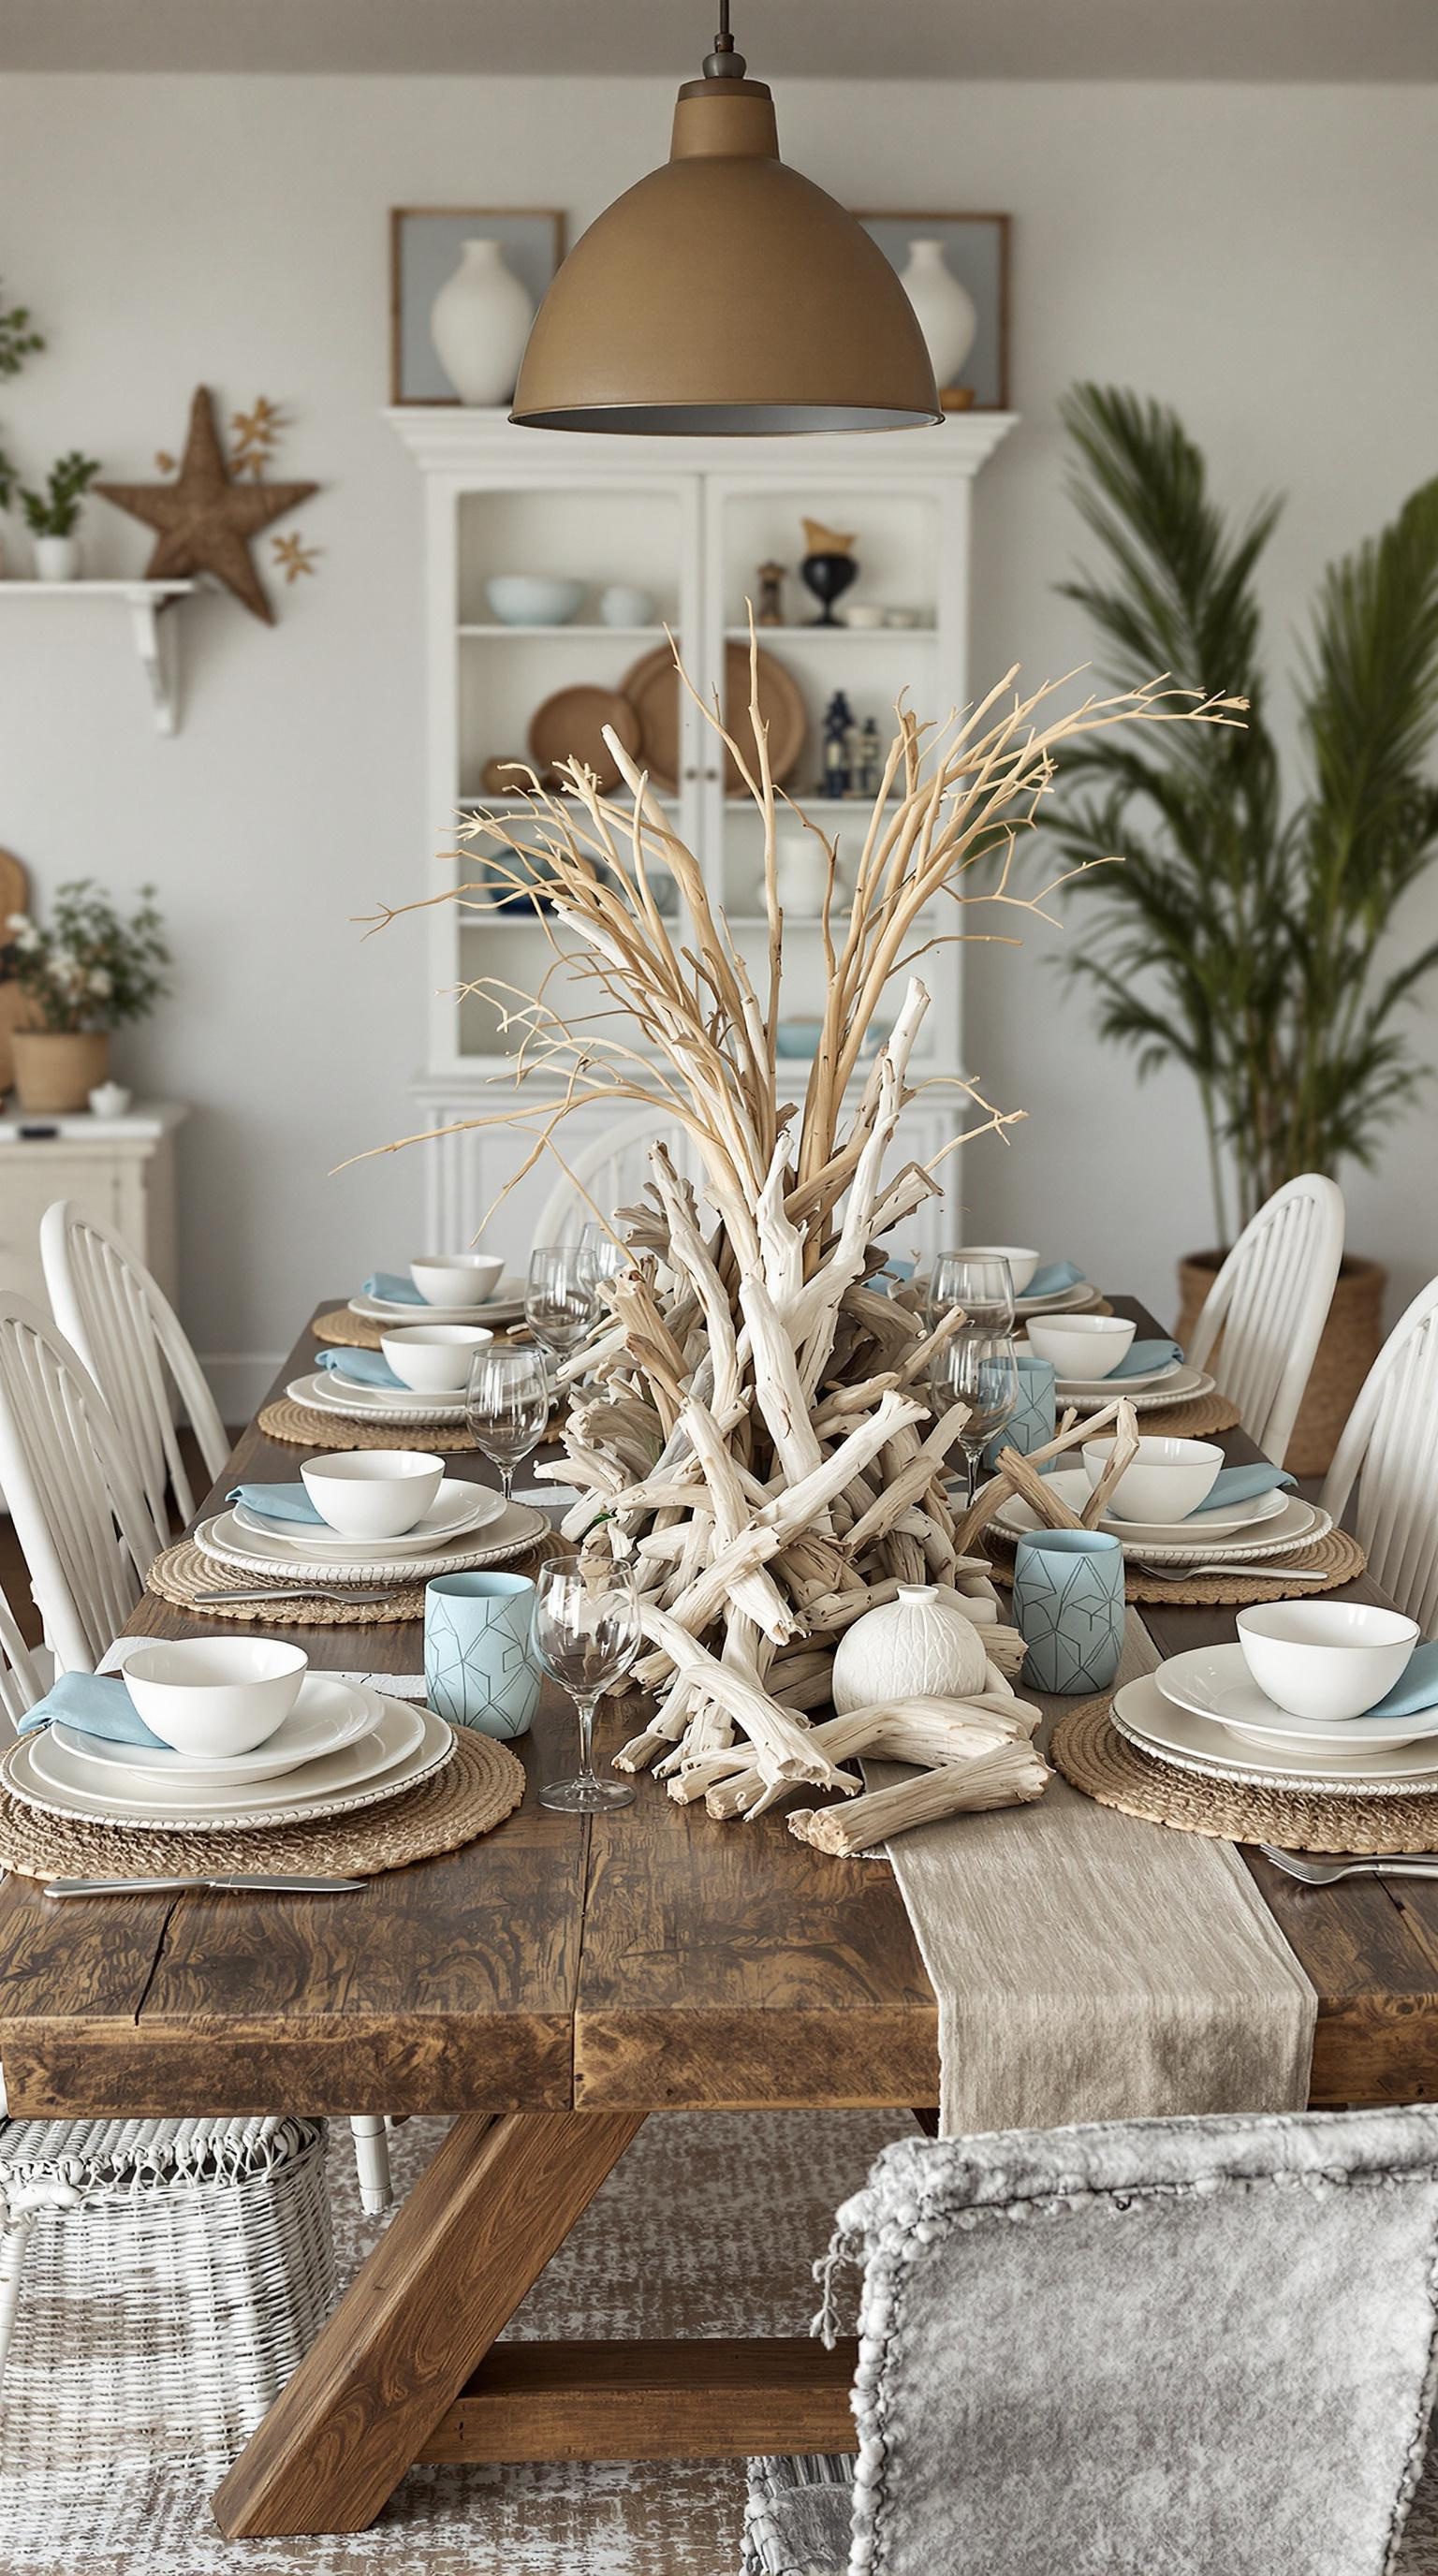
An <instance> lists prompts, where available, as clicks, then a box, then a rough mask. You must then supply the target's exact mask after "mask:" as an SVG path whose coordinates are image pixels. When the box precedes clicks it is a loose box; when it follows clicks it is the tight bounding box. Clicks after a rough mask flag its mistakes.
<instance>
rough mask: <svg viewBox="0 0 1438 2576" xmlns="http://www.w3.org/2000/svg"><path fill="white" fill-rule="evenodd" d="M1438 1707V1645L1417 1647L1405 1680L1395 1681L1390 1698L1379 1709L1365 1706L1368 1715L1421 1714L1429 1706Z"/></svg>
mask: <svg viewBox="0 0 1438 2576" xmlns="http://www.w3.org/2000/svg"><path fill="white" fill-rule="evenodd" d="M1430 1708H1438V1646H1415V1647H1414V1649H1413V1654H1412V1657H1411V1660H1410V1662H1409V1665H1408V1669H1407V1671H1406V1672H1405V1674H1404V1676H1403V1679H1402V1680H1401V1682H1395V1683H1394V1685H1393V1688H1392V1689H1391V1691H1390V1692H1389V1694H1388V1697H1387V1698H1386V1699H1381V1700H1380V1701H1379V1702H1378V1705H1377V1707H1376V1708H1365V1710H1364V1712H1363V1714H1364V1716H1365V1717H1421V1716H1422V1714H1423V1712H1424V1710H1425V1709H1430Z"/></svg>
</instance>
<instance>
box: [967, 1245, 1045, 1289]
mask: <svg viewBox="0 0 1438 2576" xmlns="http://www.w3.org/2000/svg"><path fill="white" fill-rule="evenodd" d="M952 1258H953V1259H954V1260H955V1261H1006V1262H1007V1263H1008V1265H1009V1276H1010V1278H1011V1279H1012V1281H1013V1283H1014V1295H1015V1296H1016V1297H1022V1295H1023V1293H1024V1290H1025V1289H1026V1288H1027V1286H1028V1284H1029V1281H1030V1280H1031V1279H1032V1277H1033V1275H1034V1272H1035V1271H1036V1270H1037V1268H1038V1266H1039V1256H1038V1254H1037V1253H1036V1252H1035V1251H1034V1249H1033V1247H1032V1246H1031V1245H1030V1244H1027V1243H961V1244H960V1245H959V1247H958V1250H957V1251H956V1252H955V1253H954V1254H953V1255H952Z"/></svg>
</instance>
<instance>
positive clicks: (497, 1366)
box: [465, 1342, 549, 1502]
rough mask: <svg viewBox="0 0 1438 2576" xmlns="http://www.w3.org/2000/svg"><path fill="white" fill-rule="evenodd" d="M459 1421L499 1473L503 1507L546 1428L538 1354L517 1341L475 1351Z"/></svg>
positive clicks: (545, 1401) (540, 1354)
mask: <svg viewBox="0 0 1438 2576" xmlns="http://www.w3.org/2000/svg"><path fill="white" fill-rule="evenodd" d="M465 1420H466V1422H467V1423H468V1425H469V1430H470V1437H471V1438H472V1440H473V1441H474V1445H475V1447H476V1449H478V1450H480V1451H481V1452H482V1453H483V1455H484V1456H485V1457H486V1458H488V1460H489V1461H490V1464H491V1465H492V1466H495V1467H497V1468H498V1469H499V1485H500V1491H501V1493H502V1494H503V1496H504V1499H505V1501H506V1502H509V1501H510V1499H511V1494H512V1489H513V1485H514V1471H515V1468H516V1467H517V1466H518V1465H519V1463H520V1461H521V1459H524V1458H527V1457H528V1456H529V1454H530V1452H531V1450H534V1449H537V1448H538V1447H539V1444H540V1442H541V1440H542V1439H543V1438H544V1435H545V1432H546V1431H547V1429H548V1427H549V1381H548V1378H547V1376H546V1374H545V1367H544V1354H543V1352H542V1351H537V1350H534V1349H532V1348H526V1346H525V1345H524V1344H523V1343H521V1342H489V1343H487V1344H486V1345H485V1347H484V1349H483V1350H479V1351H476V1352H475V1355H474V1357H473V1359H472V1360H471V1361H470V1364H469V1387H468V1391H467V1393H466V1396H465Z"/></svg>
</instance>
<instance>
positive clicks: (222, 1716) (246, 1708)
mask: <svg viewBox="0 0 1438 2576" xmlns="http://www.w3.org/2000/svg"><path fill="white" fill-rule="evenodd" d="M309 1660H310V1659H309V1657H308V1655H307V1654H306V1653H305V1652H304V1649H303V1647H301V1646H285V1645H282V1644H281V1643H280V1641H279V1639H278V1638H276V1637H185V1638H175V1639H171V1640H168V1641H166V1642H165V1643H163V1644H161V1643H160V1642H158V1641H157V1642H156V1643H155V1644H153V1645H146V1646H140V1647H138V1648H137V1649H136V1651H135V1652H134V1653H133V1654H131V1655H128V1656H127V1657H126V1659H125V1685H126V1688H127V1689H128V1691H129V1694H130V1697H131V1699H132V1700H133V1701H134V1703H135V1706H136V1708H137V1709H138V1711H139V1713H140V1715H141V1717H142V1718H143V1719H144V1721H145V1724H146V1725H147V1726H148V1728H149V1729H150V1732H151V1734H152V1735H158V1737H159V1738H160V1741H161V1743H162V1744H169V1745H172V1746H173V1748H174V1750H175V1751H176V1752H177V1753H197V1754H203V1755H204V1756H205V1757H206V1758H207V1759H208V1760H210V1761H221V1760H225V1759H228V1758H229V1757H230V1756H232V1755H234V1754H236V1753H250V1752H253V1750H254V1748H255V1746H256V1745H257V1744H264V1743H265V1742H266V1741H267V1740H268V1738H269V1737H270V1736H272V1735H274V1734H275V1733H276V1732H277V1730H278V1729H279V1728H280V1727H282V1726H283V1724H284V1722H285V1719H286V1718H287V1717H288V1716H289V1713H290V1711H291V1709H292V1708H293V1707H294V1704H295V1701H296V1700H297V1699H298V1698H299V1695H300V1684H301V1683H302V1681H303V1680H304V1677H305V1674H306V1672H307V1671H308V1669H309Z"/></svg>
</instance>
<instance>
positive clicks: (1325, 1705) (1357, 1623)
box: [1237, 1601, 1418, 1719]
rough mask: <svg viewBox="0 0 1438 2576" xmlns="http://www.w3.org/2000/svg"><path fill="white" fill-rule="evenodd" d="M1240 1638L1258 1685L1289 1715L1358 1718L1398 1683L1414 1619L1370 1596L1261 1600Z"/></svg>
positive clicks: (1244, 1615) (1246, 1617)
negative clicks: (1354, 1598) (1407, 1617)
mask: <svg viewBox="0 0 1438 2576" xmlns="http://www.w3.org/2000/svg"><path fill="white" fill-rule="evenodd" d="M1237 1626H1238V1642H1239V1644H1240V1646H1241V1647H1242V1648H1243V1660H1244V1662H1245V1663H1246V1664H1247V1666H1248V1669H1249V1671H1250V1672H1251V1673H1252V1675H1253V1678H1254V1680H1255V1681H1256V1682H1257V1684H1258V1687H1259V1689H1260V1690H1261V1691H1263V1692H1264V1693H1265V1694H1266V1696H1267V1697H1268V1698H1269V1699H1271V1700H1275V1701H1276V1702H1277V1704H1278V1706H1279V1707H1280V1708H1285V1709H1287V1711H1288V1713H1289V1715H1290V1717H1311V1718H1327V1719H1339V1718H1349V1717H1362V1715H1363V1713H1364V1711H1365V1709H1370V1708H1373V1707H1375V1706H1376V1705H1377V1703H1378V1701H1379V1700H1381V1699H1386V1697H1387V1695H1388V1693H1389V1691H1391V1690H1393V1689H1394V1688H1395V1687H1396V1685H1397V1684H1398V1683H1399V1682H1400V1681H1401V1680H1402V1678H1403V1675H1404V1672H1405V1671H1406V1669H1407V1666H1408V1660H1409V1657H1410V1656H1411V1655H1412V1652H1413V1649H1414V1647H1415V1646H1416V1645H1417V1643H1418V1622H1417V1620H1416V1619H1405V1618H1404V1617H1403V1614H1402V1612H1401V1611H1398V1610H1384V1609H1380V1608H1379V1606H1378V1605H1377V1603H1376V1602H1369V1601H1262V1602H1257V1603H1255V1604H1254V1605H1253V1607H1252V1608H1250V1609H1247V1610H1240V1611H1239V1613H1238V1619H1237Z"/></svg>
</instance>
